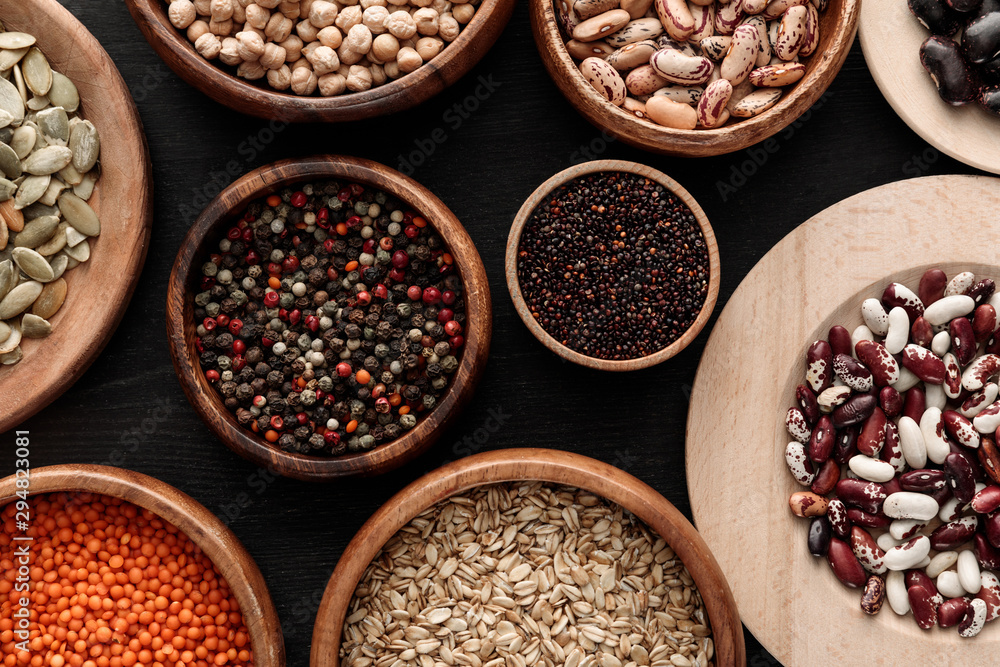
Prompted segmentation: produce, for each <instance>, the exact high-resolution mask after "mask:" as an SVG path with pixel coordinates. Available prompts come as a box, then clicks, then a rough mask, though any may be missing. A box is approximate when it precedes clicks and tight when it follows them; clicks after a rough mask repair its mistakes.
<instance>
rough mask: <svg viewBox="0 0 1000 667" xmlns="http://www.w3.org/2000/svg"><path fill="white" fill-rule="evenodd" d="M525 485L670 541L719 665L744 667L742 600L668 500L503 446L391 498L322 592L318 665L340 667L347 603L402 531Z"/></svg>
mask: <svg viewBox="0 0 1000 667" xmlns="http://www.w3.org/2000/svg"><path fill="white" fill-rule="evenodd" d="M524 480H532V481H542V482H548V483H552V484H566V485H569V486H574V487H577V488H580V489H585V490H587V491H591V492H593V493H595V494H598V495H600V496H602V497H604V498H607V499H608V500H610V501H612V502H614V503H617V504H619V505H621V506H622V507H624V508H625V509H626V510H628V511H630V512H632V514H634V515H635V516H637V517H638V518H639V519H641V520H642V521H643V522H645V523H646V525H648V526H649V527H650V528H651V529H652V530H653V531H654V532H655V533H657V534H658V535H660V536H661V537H662V538H663V539H665V540H666V541H667V543H668V544H669V545H670V547H671V548H672V549H673V550H674V552H676V554H677V555H678V556H679V557H680V558H681V560H682V561H683V562H684V565H685V566H687V569H688V572H690V573H691V577H692V578H693V579H694V581H695V584H696V585H697V587H698V590H699V592H700V593H701V596H702V598H703V600H704V603H705V609H706V611H707V612H708V616H709V622H710V624H711V628H712V639H713V641H714V643H715V654H716V658H715V664H717V665H720V666H721V665H727V666H729V665H736V666H738V665H745V664H746V649H745V647H744V644H743V628H742V626H741V625H740V619H739V614H738V612H737V610H736V603H735V602H734V600H733V596H732V593H731V592H730V590H729V584H728V583H727V582H726V576H725V575H724V574H723V572H722V570H721V569H720V568H719V565H718V564H717V563H716V562H715V557H714V556H712V552H711V551H710V550H709V549H708V547H707V546H706V545H705V543H704V541H703V540H702V539H701V536H700V535H699V534H698V531H696V530H695V529H694V527H693V526H692V525H691V523H690V522H688V520H687V519H685V518H684V515H682V514H681V513H680V512H679V511H677V509H676V508H675V507H674V506H673V505H672V504H671V503H670V501H668V500H667V499H666V498H664V497H663V496H661V495H660V494H659V493H657V492H656V491H655V490H654V489H653V488H651V487H649V486H647V485H646V484H645V483H643V482H641V481H639V480H638V479H636V478H635V477H633V476H631V475H629V474H628V473H626V472H623V471H622V470H619V469H618V468H615V467H613V466H610V465H608V464H606V463H602V462H601V461H596V460H594V459H591V458H588V457H586V456H580V455H579V454H572V453H569V452H562V451H555V450H551V449H520V448H519V449H501V450H496V451H492V452H486V453H484V454H476V455H475V456H470V457H468V458H466V459H462V460H460V461H456V462H454V463H450V464H448V465H446V466H444V467H443V468H439V469H437V470H435V471H434V472H431V473H429V474H427V475H425V476H424V477H422V478H420V479H418V480H417V481H415V482H413V483H412V484H410V485H409V486H407V487H406V488H405V489H403V490H402V491H400V492H399V493H397V494H396V495H395V496H393V497H392V498H390V499H389V501H388V502H387V503H386V504H385V505H383V506H382V507H381V508H380V509H379V510H378V511H377V512H376V513H375V514H374V515H373V516H372V517H371V518H370V519H369V520H368V521H367V522H366V523H365V525H363V526H362V527H361V530H359V531H358V533H357V535H355V536H354V539H353V540H351V542H350V544H348V545H347V548H346V549H345V550H344V555H343V556H341V558H340V561H339V562H338V563H337V567H336V569H335V570H334V571H333V575H332V576H331V577H330V582H329V583H328V584H327V586H326V592H325V593H324V594H323V601H322V602H321V603H320V606H319V612H318V614H317V615H316V625H315V626H314V628H313V639H312V654H311V656H310V659H309V664H310V665H311V667H338V665H339V664H340V658H339V653H340V639H341V635H342V632H343V625H344V620H345V619H346V617H347V609H348V605H350V603H351V599H352V598H353V597H354V589H355V588H356V587H357V585H358V582H359V581H360V580H361V577H362V575H363V574H364V571H365V569H366V568H367V567H368V564H369V563H370V562H371V561H372V560H373V559H374V558H375V555H376V554H377V553H378V551H379V550H380V549H381V548H382V545H384V544H385V543H386V542H388V541H389V538H391V537H392V536H393V535H395V534H396V532H397V531H399V529H400V528H402V527H404V526H405V525H406V524H408V523H409V522H410V521H411V520H412V519H413V518H414V517H416V516H417V515H419V514H420V513H421V512H423V511H424V510H425V509H427V508H428V507H431V506H432V505H434V504H436V503H438V502H440V501H442V500H445V499H447V498H450V497H451V496H454V495H455V494H457V493H461V492H462V491H465V490H467V489H471V488H473V487H476V486H481V485H483V484H497V483H500V482H517V481H524Z"/></svg>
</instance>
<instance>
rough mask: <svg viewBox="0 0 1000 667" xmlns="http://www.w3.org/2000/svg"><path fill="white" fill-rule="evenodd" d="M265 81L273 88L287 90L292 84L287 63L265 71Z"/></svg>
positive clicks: (290, 71) (290, 72)
mask: <svg viewBox="0 0 1000 667" xmlns="http://www.w3.org/2000/svg"><path fill="white" fill-rule="evenodd" d="M267 83H268V85H270V86H271V87H272V88H274V89H275V90H288V87H289V86H291V85H292V70H291V68H290V67H289V66H288V65H282V66H281V67H279V68H278V69H273V70H271V71H269V72H268V73H267Z"/></svg>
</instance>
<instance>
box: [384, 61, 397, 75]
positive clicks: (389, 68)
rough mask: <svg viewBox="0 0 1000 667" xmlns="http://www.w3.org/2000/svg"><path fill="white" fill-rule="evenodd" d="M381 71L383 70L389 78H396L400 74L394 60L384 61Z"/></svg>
mask: <svg viewBox="0 0 1000 667" xmlns="http://www.w3.org/2000/svg"><path fill="white" fill-rule="evenodd" d="M382 71H384V72H385V75H386V76H387V77H389V78H390V79H398V78H399V75H400V74H401V72H400V71H399V63H397V62H396V61H395V60H393V61H392V62H389V63H386V64H385V66H384V67H383V68H382Z"/></svg>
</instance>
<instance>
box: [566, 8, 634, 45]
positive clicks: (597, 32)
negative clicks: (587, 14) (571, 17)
mask: <svg viewBox="0 0 1000 667" xmlns="http://www.w3.org/2000/svg"><path fill="white" fill-rule="evenodd" d="M631 18H632V17H630V16H629V15H628V12H626V11H625V10H623V9H612V10H610V11H607V12H604V13H602V14H598V15H597V16H594V17H592V18H589V19H587V20H586V21H582V22H580V23H579V24H578V25H577V26H576V27H575V28H574V29H573V39H575V40H577V41H578V42H593V41H594V40H597V39H602V38H604V37H607V36H608V35H610V34H612V33H615V32H617V31H618V30H620V29H621V28H623V27H625V25H626V24H627V23H628V22H629V21H630V20H631Z"/></svg>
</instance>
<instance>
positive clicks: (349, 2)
mask: <svg viewBox="0 0 1000 667" xmlns="http://www.w3.org/2000/svg"><path fill="white" fill-rule="evenodd" d="M339 4H341V5H343V6H344V7H348V6H354V5H357V4H358V0H339Z"/></svg>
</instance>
